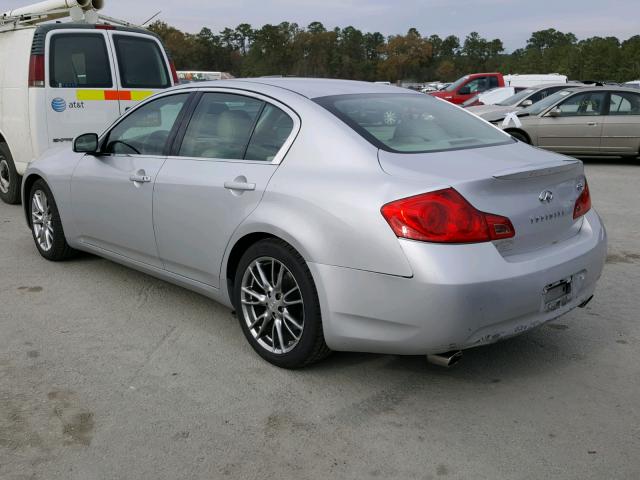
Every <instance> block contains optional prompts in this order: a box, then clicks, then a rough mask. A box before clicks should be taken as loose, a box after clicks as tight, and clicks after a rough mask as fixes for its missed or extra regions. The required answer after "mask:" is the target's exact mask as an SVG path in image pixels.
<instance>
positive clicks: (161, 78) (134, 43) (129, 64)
mask: <svg viewBox="0 0 640 480" xmlns="http://www.w3.org/2000/svg"><path fill="white" fill-rule="evenodd" d="M113 38H114V41H115V45H116V54H117V56H118V67H119V68H120V83H121V84H122V86H123V87H124V88H168V87H170V86H171V81H170V79H169V72H168V71H167V66H166V64H165V61H164V57H163V55H162V52H161V51H160V46H159V45H158V43H157V42H156V41H154V40H152V39H150V38H142V37H134V36H131V35H114V37H113Z"/></svg>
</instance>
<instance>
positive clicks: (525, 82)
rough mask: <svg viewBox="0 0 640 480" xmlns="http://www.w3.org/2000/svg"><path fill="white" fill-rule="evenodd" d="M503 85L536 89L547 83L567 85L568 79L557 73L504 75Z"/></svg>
mask: <svg viewBox="0 0 640 480" xmlns="http://www.w3.org/2000/svg"><path fill="white" fill-rule="evenodd" d="M503 78H504V84H505V85H506V86H508V87H524V88H528V87H536V86H539V85H544V84H547V83H567V82H568V77H567V76H566V75H560V74H559V73H546V74H525V75H519V74H517V73H516V74H513V75H504V76H503Z"/></svg>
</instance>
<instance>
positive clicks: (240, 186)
mask: <svg viewBox="0 0 640 480" xmlns="http://www.w3.org/2000/svg"><path fill="white" fill-rule="evenodd" d="M224 188H226V189H227V190H242V191H249V190H255V189H256V184H255V183H248V182H240V181H237V180H234V181H232V182H224Z"/></svg>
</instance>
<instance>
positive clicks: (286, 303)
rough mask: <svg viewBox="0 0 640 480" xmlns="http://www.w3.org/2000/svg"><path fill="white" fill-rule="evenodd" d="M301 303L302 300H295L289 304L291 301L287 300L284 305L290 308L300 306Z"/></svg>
mask: <svg viewBox="0 0 640 480" xmlns="http://www.w3.org/2000/svg"><path fill="white" fill-rule="evenodd" d="M300 303H302V299H299V300H293V301H291V302H289V301H287V300H285V301H284V304H285V305H286V306H287V307H289V306H291V305H298V304H300Z"/></svg>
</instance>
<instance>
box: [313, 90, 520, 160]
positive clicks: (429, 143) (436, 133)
mask: <svg viewBox="0 0 640 480" xmlns="http://www.w3.org/2000/svg"><path fill="white" fill-rule="evenodd" d="M315 101H316V103H318V104H320V105H322V106H323V107H324V108H326V109H327V110H329V111H330V112H331V113H333V114H334V115H336V116H337V117H338V118H340V119H341V120H342V121H344V122H345V123H346V124H347V125H349V126H350V127H351V128H353V129H354V130H355V131H356V132H358V133H359V134H360V135H362V136H363V137H364V138H365V139H367V140H368V141H369V142H371V143H372V144H373V145H375V146H376V147H378V148H381V149H383V150H387V151H390V152H397V153H421V152H434V151H446V150H459V149H463V148H474V147H483V146H490V145H502V144H507V143H511V142H513V140H512V139H511V137H509V136H508V135H507V134H505V133H503V132H501V131H500V130H498V129H496V128H494V127H492V126H491V125H488V124H487V123H486V122H484V121H482V120H480V119H479V118H477V117H475V116H473V115H471V114H469V113H467V112H465V111H463V110H461V109H460V108H458V107H455V106H453V105H451V104H448V103H446V102H444V101H442V100H438V99H436V98H433V97H431V96H429V95H424V94H403V93H399V94H398V93H390V94H387V93H385V94H357V95H336V96H331V97H322V98H316V99H315Z"/></svg>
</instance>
